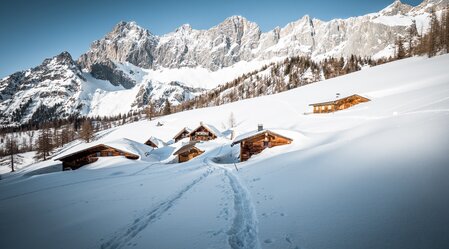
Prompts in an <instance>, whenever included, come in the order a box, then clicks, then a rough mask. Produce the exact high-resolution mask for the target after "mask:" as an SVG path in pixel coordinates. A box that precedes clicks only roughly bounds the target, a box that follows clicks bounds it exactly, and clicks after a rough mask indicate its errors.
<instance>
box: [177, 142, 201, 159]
mask: <svg viewBox="0 0 449 249" xmlns="http://www.w3.org/2000/svg"><path fill="white" fill-rule="evenodd" d="M196 143H197V142H196V141H193V142H189V143H188V144H186V145H184V146H182V147H181V148H179V149H178V150H177V151H175V153H173V155H177V156H178V162H180V163H183V162H187V161H189V160H190V159H192V158H194V157H197V156H199V155H201V154H203V152H204V151H202V150H200V149H198V148H197V147H195V144H196Z"/></svg>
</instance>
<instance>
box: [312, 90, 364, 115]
mask: <svg viewBox="0 0 449 249" xmlns="http://www.w3.org/2000/svg"><path fill="white" fill-rule="evenodd" d="M368 101H370V99H368V98H365V97H362V96H360V95H358V94H353V95H351V96H348V97H344V98H339V99H336V100H333V101H327V102H321V103H315V104H310V106H313V113H329V112H335V111H340V110H344V109H347V108H349V107H351V106H354V105H357V104H360V103H363V102H368Z"/></svg>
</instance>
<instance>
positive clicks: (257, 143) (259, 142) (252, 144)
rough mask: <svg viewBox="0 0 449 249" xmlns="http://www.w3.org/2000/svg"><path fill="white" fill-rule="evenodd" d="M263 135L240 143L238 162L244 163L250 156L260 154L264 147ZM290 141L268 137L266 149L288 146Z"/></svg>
mask: <svg viewBox="0 0 449 249" xmlns="http://www.w3.org/2000/svg"><path fill="white" fill-rule="evenodd" d="M264 141H265V134H261V135H260V136H257V137H255V138H252V139H249V140H247V141H242V142H241V143H240V160H241V161H242V162H243V161H246V160H248V159H249V158H250V157H251V156H252V155H257V154H259V153H260V152H262V151H263V150H264V149H265V148H266V147H265V144H264ZM290 143H291V141H290V140H288V139H285V138H282V137H278V136H271V135H269V136H268V148H272V147H276V146H280V145H285V144H290Z"/></svg>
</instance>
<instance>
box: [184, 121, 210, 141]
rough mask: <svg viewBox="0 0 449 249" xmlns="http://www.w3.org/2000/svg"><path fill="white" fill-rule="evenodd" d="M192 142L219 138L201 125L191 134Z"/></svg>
mask: <svg viewBox="0 0 449 249" xmlns="http://www.w3.org/2000/svg"><path fill="white" fill-rule="evenodd" d="M189 137H190V141H209V140H213V139H216V138H217V134H215V132H214V131H212V130H211V129H209V128H207V127H206V126H205V125H203V124H201V125H200V126H199V127H198V128H196V129H195V130H193V131H192V132H191V133H190V134H189Z"/></svg>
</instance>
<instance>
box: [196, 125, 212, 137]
mask: <svg viewBox="0 0 449 249" xmlns="http://www.w3.org/2000/svg"><path fill="white" fill-rule="evenodd" d="M201 127H203V128H204V129H206V130H207V131H208V132H210V133H212V134H213V135H214V136H216V137H218V134H215V132H214V131H211V130H210V129H209V128H207V127H206V126H204V125H200V126H198V127H197V128H196V129H195V130H193V131H191V132H190V133H189V136H190V135H192V134H193V133H195V132H196V131H197V130H199V129H200V128H201Z"/></svg>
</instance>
